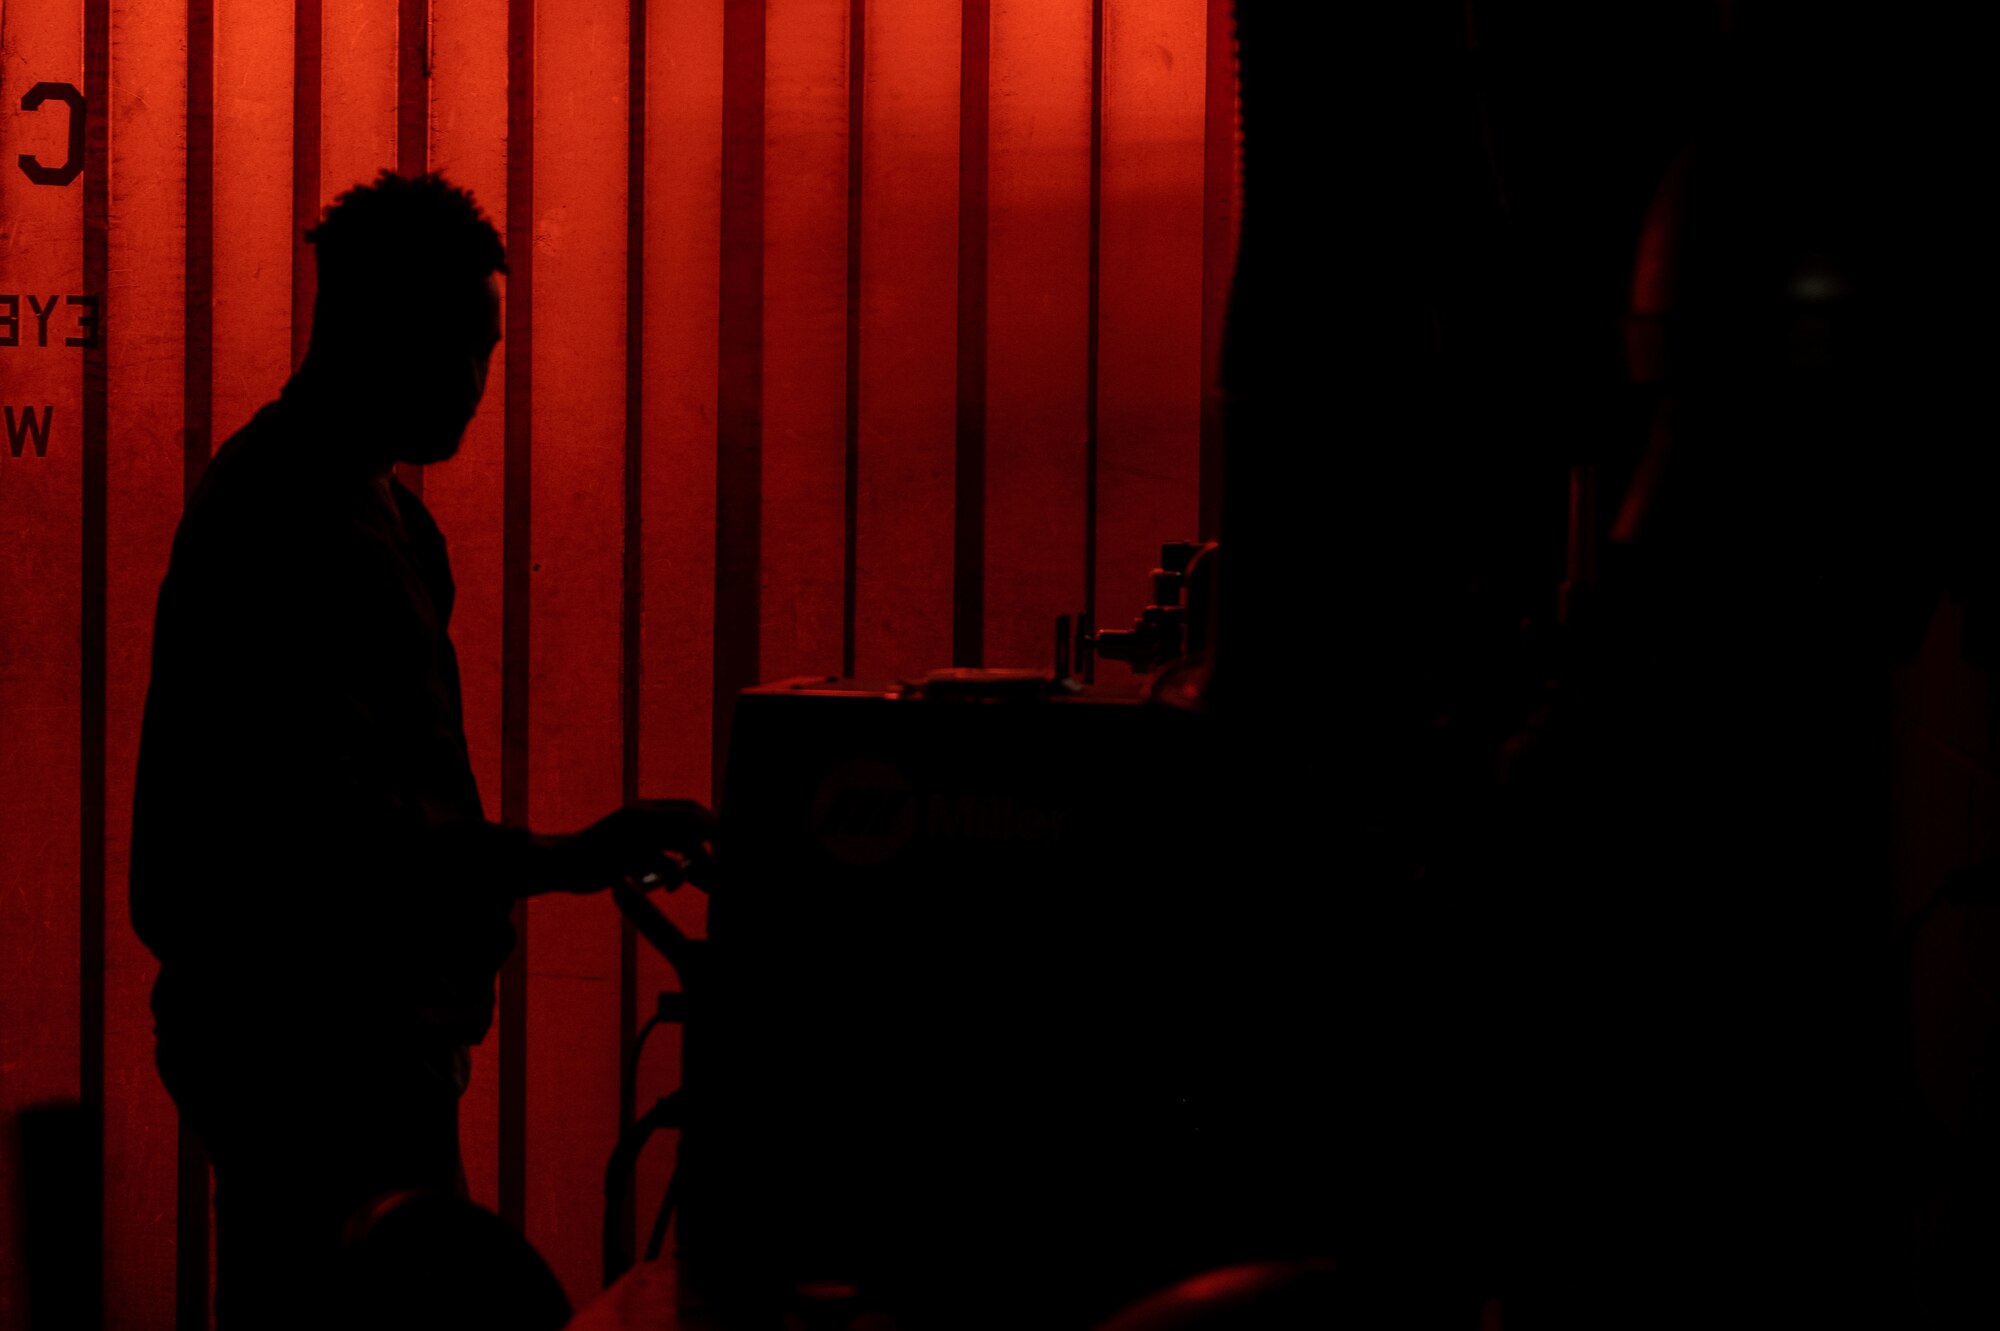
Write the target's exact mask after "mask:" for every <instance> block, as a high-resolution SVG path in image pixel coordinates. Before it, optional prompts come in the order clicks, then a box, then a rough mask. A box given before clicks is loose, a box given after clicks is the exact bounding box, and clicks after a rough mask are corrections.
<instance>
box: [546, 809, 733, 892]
mask: <svg viewBox="0 0 2000 1331" xmlns="http://www.w3.org/2000/svg"><path fill="white" fill-rule="evenodd" d="M714 831H715V815H714V814H712V813H710V812H709V811H708V810H707V809H705V808H703V807H702V806H701V805H699V804H696V803H695V802H694V801H693V800H636V801H634V802H633V803H631V804H628V805H626V806H625V807H624V808H622V809H619V810H617V811H616V812H614V813H612V814H609V815H608V816H606V817H603V818H600V819H598V820H597V821H596V822H594V823H592V824H591V825H590V826H589V827H586V828H585V829H584V830H583V831H581V832H574V833H571V834H570V835H568V836H559V837H551V838H549V839H548V840H547V842H546V845H547V848H548V861H547V865H548V872H547V874H546V875H545V886H544V888H543V890H544V891H551V892H598V891H602V890H603V889H605V888H608V887H610V886H611V885H612V884H614V883H633V884H637V885H640V886H643V887H654V886H664V887H666V888H668V889H669V890H671V889H673V888H676V887H679V886H680V885H681V884H682V883H683V882H685V881H687V880H688V879H690V878H692V879H694V880H696V881H697V882H698V881H700V880H701V878H702V877H703V875H704V874H705V872H706V871H707V869H708V866H709V863H710V858H711V856H712V854H713V852H714V847H713V845H712V844H711V837H712V836H713V834H714Z"/></svg>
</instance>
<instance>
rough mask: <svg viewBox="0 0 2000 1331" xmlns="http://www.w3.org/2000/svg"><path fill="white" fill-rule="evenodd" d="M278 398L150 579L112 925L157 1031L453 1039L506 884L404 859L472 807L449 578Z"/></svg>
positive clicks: (413, 502)
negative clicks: (183, 1024)
mask: <svg viewBox="0 0 2000 1331" xmlns="http://www.w3.org/2000/svg"><path fill="white" fill-rule="evenodd" d="M349 442H350V441H347V440H343V439H340V438H337V437H334V436H333V435H332V434H331V432H330V431H329V430H328V428H327V427H326V426H325V425H324V424H323V423H322V418H321V417H320V416H318V415H317V414H316V413H315V412H314V411H312V410H311V409H309V407H308V406H307V405H306V404H305V403H303V402H302V401H301V400H300V399H299V397H298V395H297V394H295V393H292V392H289V391H288V393H287V395H286V396H285V397H283V398H281V399H280V400H279V401H278V402H275V403H273V404H272V405H270V406H269V407H266V408H265V409H264V410H263V411H262V412H260V413H259V414H258V416H257V417H256V419H254V420H253V421H251V423H250V424H249V425H247V426H245V427H244V429H243V430H241V431H239V432H238V433H237V434H236V435H235V436H233V437H232V438H231V439H230V440H229V441H228V443H226V444H225V445H224V446H223V447H222V449H221V450H220V451H219V452H218V454H217V456H216V458H215V460H214V461H213V463H212V464H211V465H210V467H209V470H208V473H207V475H206V476H205V477H204V480H203V482H202V485H201V486H200V487H199V489H198V490H197V492H196V494H195V496H194V497H193V499H192V500H191V501H190V504H189V507H188V511H187V513H186V514H185V516H184V517H183V519H182V522H181V526H180V530H179V532H178V533H177V534H176V537H175V541H174V551H173V558H172V562H171V565H170V567H169V571H168V574H167V578H166V581H165V583H164V584H163V586H162V588H161V594H160V604H159V615H158V619H157V622H156V625H155V632H154V644H153V678H152V686H151V689H150V691H149V693H148V696H147V702H146V718H145V731H144V736H143V739H142V742H141V753H140V768H139V774H138V784H137V790H136V796H135V809H134V833H133V851H132V878H131V889H132V916H133V920H134V923H135V925H136V926H137V928H138V931H139V933H140V936H141V937H142V938H143V939H144V940H145V942H146V944H147V946H148V947H150V948H151V949H152V950H153V951H154V953H155V954H156V955H157V956H159V957H160V959H161V962H162V967H161V979H160V984H159V986H158V988H157V989H156V990H155V994H154V1008H155V1012H156V1014H157V1016H158V1017H159V1019H160V1021H161V1023H162V1026H163V1029H165V1028H170V1027H172V1026H173V1025H174V1024H175V1023H177V1022H179V1021H182V1020H187V1021H190V1022H191V1023H194V1024H198V1025H199V1026H201V1027H202V1028H204V1029H206V1030H210V1031H213V1030H214V1029H216V1027H217V1026H218V1025H223V1026H237V1027H256V1028H258V1029H262V1030H268V1031H272V1032H278V1031H294V1030H299V1029H309V1028H312V1027H314V1026H319V1025H322V1024H325V1023H328V1022H331V1023H333V1024H336V1025H339V1026H341V1027H344V1028H346V1029H348V1030H354V1029H356V1028H357V1027H360V1028H368V1027H374V1028H376V1029H379V1030H381V1031H384V1032H388V1031H395V1032H398V1033H399V1034H400V1035H401V1036H402V1037H403V1038H409V1037H411V1036H413V1035H414V1036H423V1035H428V1036H433V1037H436V1038H438V1039H440V1040H441V1041H442V1042H445V1043H450V1044H466V1043H475V1042H477V1041H478V1040H479V1038H480V1037H481V1036H482V1035H483V1034H484V1032H485V1029H486V1026H487V1024H488V1022H489V1021H490V1018H491V1012H492V993H493V989H492V985H493V975H494V972H495V971H496V969H497V968H498V966H499V963H500V961H501V959H502V958H503V957H504V956H505V955H506V952H507V949H508V948H509V947H510V946H511V945H512V942H513V936H512V932H511V930H510V929H509V927H508V924H507V907H508V899H507V897H506V895H505V894H504V893H501V892H497V891H494V890H491V889H490V887H488V885H485V884H482V883H479V882H476V881H468V880H467V879H468V875H467V873H466V871H465V867H464V865H463V864H462V863H456V862H452V861H449V860H446V859H442V858H440V857H437V856H435V855H431V854H427V851H426V847H427V846H429V845H431V844H432V843H433V842H434V840H435V839H434V838H432V837H429V836H428V835H427V834H428V833H430V832H433V831H435V829H437V828H438V827H439V826H442V825H450V824H454V823H461V822H464V823H471V822H476V821H477V820H479V819H480V817H481V809H480V801H479V794H478V791H477V789H476V787H475V785H474V782H473V777H472V771H471V767H470V763H469V762H468V760H467V756H466V751H465V739H464V731H463V725H462V721H461V717H460V705H459V695H458V669H457V662H456V659H455V657H454V655H453V653H452V648H451V643H450V639H449V638H448V637H447V633H446V629H447V625H448V623H449V618H450V614H451V602H452V584H451V575H450V570H449V565H448V562H447V559H446V556H445V549H444V542H443V539H442V537H441V536H440V535H439V533H438V530H437V527H436V525H435V524H434V523H433V522H432V521H431V518H430V515H429V514H428V512H426V511H425V509H424V507H423V504H422V502H421V501H420V500H419V499H417V497H416V496H415V495H413V494H411V493H410V492H409V491H408V490H406V489H404V488H403V487H401V486H400V485H397V484H395V483H394V482H388V483H387V485H381V484H378V482H377V481H376V479H375V478H373V477H371V476H370V475H369V474H368V473H367V472H366V471H365V470H363V469H360V468H357V467H355V466H354V465H353V463H352V461H351V454H352V449H351V448H350V447H348V446H347V445H348V444H349Z"/></svg>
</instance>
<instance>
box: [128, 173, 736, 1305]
mask: <svg viewBox="0 0 2000 1331" xmlns="http://www.w3.org/2000/svg"><path fill="white" fill-rule="evenodd" d="M307 239H308V240H309V241H311V242H312V243H313V245H314V247H315V249H316V254H317V262H318V269H319V296H318V300H317V302H316V303H315V305H314V308H313V330H312V346H311V350H310V351H309V352H308V354H307V356H306V360H305V363H304V365H303V366H302V367H301V368H300V370H299V371H298V373H297V374H296V375H294V376H293V378H292V380H291V382H290V383H288V384H286V385H285V388H284V391H283V393H282V394H281V395H280V396H279V398H278V400H277V401H275V402H273V403H271V404H270V405H268V406H266V407H265V408H264V409H263V410H262V411H260V412H258V413H257V415H256V417H255V418H254V419H253V420H252V421H251V422H250V423H249V424H248V425H246V426H245V427H244V428H243V429H242V430H240V431H238V432H237V433H236V434H235V435H234V436H233V437H232V438H230V439H229V441H228V442H227V443H225V444H224V445H223V446H222V448H221V449H220V450H219V451H218V452H217V454H216V456H215V459H214V461H213V462H212V463H211V464H210V465H209V467H208V470H207V472H206V473H205V475H204V476H203V478H202V481H201V484H200V486H199V487H198V488H197V490H196V491H195V494H194V496H193V497H192V499H191V500H190V501H189V503H188V507H187V512H186V514H185V516H184V517H183V518H182V520H181V524H180V530H179V532H178V533H177V534H176V536H175V538H174V549H173V558H172V562H171V564H170V566H169V569H168V572H167V577H166V581H165V583H164V584H163V585H162V587H161V590H160V601H159V614H158V619H157V622H156V626H155V632H154V641H153V675H152V686H151V689H150V692H149V693H148V695H147V699H146V716H145V729H144V734H143V737H142V741H141V748H140V757H139V773H138V785H137V794H136V800H135V811H134V830H133V845H132V880H131V888H132V919H133V923H134V925H135V926H136V927H137V929H138V932H139V935H140V937H141V938H143V939H144V940H145V942H146V945H147V946H148V947H150V948H151V949H152V950H153V952H154V953H155V954H156V955H157V956H158V957H159V959H160V962H161V967H160V978H159V982H158V984H157V986H156V987H155V989H154V992H153V1010H154V1014H155V1017H156V1021H157V1031H158V1039H159V1043H158V1058H159V1065H160V1072H161V1075H162V1077H163V1079H164V1080H165V1082H166V1084H167V1087H168V1089H169V1090H170V1091H171V1092H172V1093H173V1096H174V1099H175V1101H176V1103H177V1104H178V1105H179V1106H180V1108H181V1112H182V1114H183V1117H184V1119H185V1121H186V1122H188V1123H189V1124H191V1125H192V1126H193V1129H194V1131H195V1133H196V1134H197V1135H198V1136H199V1137H200V1139H201V1141H202V1143H203V1145H204V1146H205V1147H206V1148H207V1150H208V1152H209V1155H210V1157H211V1159H212V1160H213V1162H214V1165H215V1173H216V1223H217V1235H218V1239H217V1246H218V1252H217V1256H218V1266H219V1272H218V1275H219V1279H218V1305H217V1306H218V1310H219V1314H220V1319H221V1322H222V1325H223V1328H224V1331H229V1328H231V1327H234V1328H239V1329H240V1328H251V1327H297V1326H301V1325H305V1324H307V1323H308V1322H309V1321H310V1318H311V1312H312V1309H313V1308H314V1307H316V1306H319V1304H320V1303H321V1301H322V1300H321V1299H320V1296H319V1293H318V1292H317V1291H316V1286H317V1285H318V1284H319V1283H320V1282H321V1281H322V1279H323V1276H324V1273H325V1271H326V1270H327V1269H328V1268H327V1262H328V1259H329V1258H330V1257H331V1255H332V1253H333V1252H334V1250H335V1248H336V1245H337V1243H338V1238H339V1234H340V1230H341V1226H342V1224H343V1222H344V1221H345V1220H346V1219H347V1218H348V1217H349V1216H350V1215H351V1214H353V1213H354V1212H355V1211H356V1209H357V1208H359V1207H362V1206H364V1205H365V1204H367V1203H369V1202H370V1201H371V1200H373V1199H375V1198H378V1197H380V1196H382V1195H384V1194H386V1193H390V1192H393V1191H398V1190H403V1189H412V1188H427V1189H438V1190H444V1191H447V1192H451V1191H457V1192H462V1191H463V1188H464V1183H463V1175H462V1173H461V1170H460V1164H459V1152H458V1098H459V1095H460V1093H461V1091H463V1089H464V1087H465V1083H466V1077H467V1070H468V1056H467V1049H468V1046H470V1045H473V1044H476V1043H478V1042H479V1040H480V1039H481V1038H482V1037H483V1036H484V1035H485V1033H486V1031H487V1028H488V1026H489V1025H490V1024H491V1020H492V1012H493V993H494V977H495V974H496V972H497V970H498V967H499V966H500V963H501V961H502V959H503V958H504V957H505V956H506V955H507V953H508V950H509V949H510V948H511V947H512V946H513V943H514V934H513V931H512V929H511V928H510V927H509V924H508V916H509V911H510V908H511V907H512V905H513V903H514V902H515V901H516V900H517V899H519V898H521V897H523V896H526V895H529V894H532V893H536V892H543V891H571V892H584V891H591V890H594V889H597V888H600V887H605V886H608V885H609V884H610V883H612V882H613V881H614V880H617V879H620V878H626V877H639V876H642V875H646V874H649V873H654V872H673V871H674V869H675V866H676V865H677V864H678V863H679V862H680V861H679V859H678V858H676V857H677V856H682V855H685V856H689V857H699V856H701V855H702V854H703V837H704V835H705V828H706V815H705V813H704V812H703V811H702V810H700V809H699V808H698V807H696V806H694V805H689V804H671V805H668V804H647V805H641V806H635V807H633V808H628V809H624V810H621V811H619V812H618V813H616V814H613V815H612V816H610V817H608V818H606V819H604V820H603V821H601V822H599V823H597V824H596V825H594V826H593V827H591V828H590V829H588V830H587V831H584V832H581V833H577V834H574V835H570V836H561V837H548V836H537V835H534V834H532V833H530V832H528V831H527V830H525V829H521V828H509V827H502V826H499V825H497V824H495V823H491V822H488V821H486V819H485V816H484V814H483V811H482V809H481V805H480V798H479V792H478V790H477V789H476V788H475V785H474V781H473V775H472V768H471V765H470V763H469V761H468V759H467V755H466V742H465V734H464V728H463V725H462V722H461V719H460V707H459V682H458V666H457V661H456V658H455V656H454V654H453V651H452V644H451V640H450V638H449V636H448V635H447V632H446V629H447V625H448V624H449V621H450V617H451V608H452V580H451V571H450V567H449V564H448V561H447V560H446V557H445V545H444V540H443V538H442V537H441V536H440V535H439V533H438V528H437V526H436V524H435V523H434V522H433V521H432V520H431V516H430V514H429V513H428V512H427V511H426V510H425V508H424V505H423V502H422V501H421V500H420V499H418V498H417V496H416V495H415V494H413V493H412V492H411V491H410V490H408V489H407V488H405V487H404V486H403V485H402V484H400V483H399V482H398V481H396V480H395V479H394V477H393V474H392V471H391V468H392V467H393V465H394V464H395V463H397V462H411V463H434V462H442V461H443V460H445V459H446V458H449V457H450V456H451V455H452V454H453V453H454V452H455V451H456V450H457V448H458V445H459V440H460V437H461V436H462V434H463V433H464V430H465V427H466V425H467V423H468V422H470V420H471V419H472V414H473V410H474V408H476V407H477V406H478V404H479V399H480V395H481V393H482V391H483V390H484V388H485V384H486V373H487V364H488V361H489V359H490V357H491V355H492V352H493V348H494V346H495V344H496V343H498V341H499V339H500V324H499V295H498V290H497V287H496V284H495V274H496V273H500V272H504V271H505V270H506V265H505V258H504V255H503V253H502V249H501V245H500V238H499V236H498V234H496V233H495V231H494V229H493V227H492V226H491V225H490V224H489V223H488V222H487V221H486V219H485V218H484V217H483V216H482V215H481V214H480V212H479V210H478V208H477V206H476V205H475V204H474V203H473V201H472V199H471V198H470V196H468V195H466V194H465V193H464V192H462V191H460V190H457V189H454V188H452V187H451V186H450V185H448V184H446V183H445V182H444V181H443V180H441V179H439V178H438V177H436V176H425V177H422V178H420V179H416V180H409V179H404V178H401V177H397V176H394V175H390V174H388V173H384V174H383V176H382V177H381V178H380V179H378V180H377V181H376V182H375V183H374V184H372V185H368V186H364V187H360V188H357V189H354V190H351V191H349V192H348V193H346V194H344V195H342V196H341V197H340V199H339V201H338V202H337V203H335V205H334V206H333V207H332V208H331V209H330V210H329V211H328V213H327V215H326V217H325V219H324V220H323V221H322V222H321V223H320V224H319V226H318V227H316V228H315V229H314V230H312V231H311V232H310V233H308V236H307ZM224 369H225V370H226V369H227V367H224Z"/></svg>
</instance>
